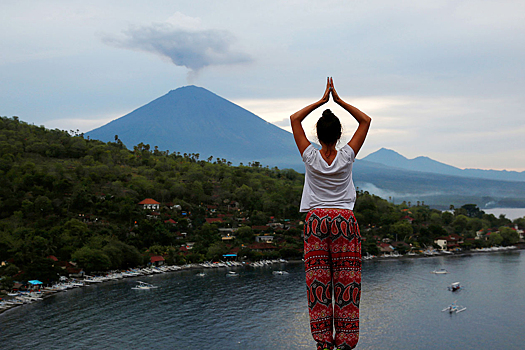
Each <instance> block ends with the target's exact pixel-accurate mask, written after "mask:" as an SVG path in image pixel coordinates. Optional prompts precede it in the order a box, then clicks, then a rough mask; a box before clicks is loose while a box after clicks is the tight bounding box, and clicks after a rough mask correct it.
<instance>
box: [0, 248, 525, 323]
mask: <svg viewBox="0 0 525 350" xmlns="http://www.w3.org/2000/svg"><path fill="white" fill-rule="evenodd" d="M521 250H523V248H517V247H516V248H514V249H505V250H493V251H489V250H485V251H477V250H469V251H464V252H457V253H452V254H434V255H424V254H418V255H402V256H399V257H395V256H385V257H374V258H372V259H365V258H364V257H363V259H362V262H363V263H367V262H378V261H392V260H411V259H426V258H435V257H447V258H463V257H469V256H473V255H483V254H492V253H508V252H514V251H518V252H520V251H521ZM283 263H284V264H299V263H304V261H303V260H299V259H294V260H263V261H261V262H242V263H241V262H233V263H231V262H230V265H228V264H227V263H206V264H187V265H182V266H178V265H171V266H163V269H162V270H161V269H160V267H159V268H153V269H151V272H150V273H149V274H150V275H153V274H155V273H170V272H177V271H192V270H202V269H205V270H206V269H216V268H231V267H244V268H247V267H260V266H265V265H272V264H283ZM140 270H143V269H138V268H137V269H130V270H127V271H140ZM153 270H157V271H156V272H153ZM123 272H124V271H122V272H117V273H121V274H122V273H123ZM114 273H115V272H108V273H107V274H106V276H110V275H112V274H114ZM144 275H146V274H136V275H132V276H126V277H124V276H122V277H120V278H118V279H116V278H107V279H106V280H103V281H100V282H96V283H88V282H84V281H85V280H86V279H84V280H76V281H78V282H82V283H83V285H82V286H80V285H79V286H76V287H71V288H86V287H89V286H91V285H94V284H98V283H104V282H110V281H115V280H120V279H124V278H133V277H140V276H144ZM102 278H103V277H102ZM71 281H75V280H74V279H71ZM68 283H70V282H69V281H68ZM79 284H80V283H79ZM55 286H56V285H55ZM67 290H68V288H64V289H60V290H59V289H52V288H49V287H45V288H41V289H40V290H39V291H38V292H37V291H34V292H32V293H33V294H31V295H32V297H33V298H34V300H32V301H28V302H24V303H17V304H7V305H6V304H5V303H6V302H10V301H12V300H15V299H16V298H17V297H12V298H9V299H6V298H5V297H3V298H2V302H3V304H2V307H0V315H1V314H3V313H4V312H7V311H10V310H13V309H17V308H18V307H19V306H24V305H26V304H31V303H33V302H37V301H40V300H43V299H46V298H49V297H51V296H53V295H55V294H57V293H60V292H65V291H67ZM28 293H29V292H28ZM20 294H24V293H22V292H21V293H20ZM37 298H38V299H37Z"/></svg>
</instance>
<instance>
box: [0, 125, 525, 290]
mask: <svg viewBox="0 0 525 350" xmlns="http://www.w3.org/2000/svg"><path fill="white" fill-rule="evenodd" d="M0 155H1V156H0V181H1V187H0V262H7V264H6V263H4V264H3V267H1V268H0V275H3V276H4V278H3V279H2V284H4V286H5V285H8V284H9V283H12V281H13V280H14V279H17V280H28V279H34V278H38V279H41V280H44V281H48V280H53V279H56V277H57V273H58V274H63V273H65V270H64V269H61V268H60V267H59V264H58V263H57V262H55V261H54V260H52V259H50V258H49V257H50V256H54V257H56V258H57V260H58V261H59V262H68V264H69V262H71V263H72V266H75V265H76V267H77V268H82V269H84V271H86V272H88V273H91V272H93V271H103V270H108V269H124V268H129V267H134V266H138V265H143V264H146V263H148V262H149V259H150V256H151V255H162V256H164V257H165V259H166V260H167V261H168V263H177V264H183V263H188V262H198V261H204V260H216V259H220V258H221V257H222V254H226V253H228V252H231V251H233V250H235V251H236V252H238V255H239V256H241V257H246V258H247V259H257V258H262V257H285V258H290V257H298V258H300V257H301V251H302V241H301V230H302V226H301V224H300V220H301V219H303V218H304V215H303V214H301V213H299V202H300V197H301V191H302V184H303V181H304V175H302V174H300V173H297V172H296V171H294V170H289V169H285V170H280V169H278V168H268V167H264V166H263V165H261V164H260V163H258V162H253V163H249V164H247V165H240V166H232V165H231V163H230V162H228V161H227V160H226V159H217V158H215V159H214V158H213V157H209V158H208V159H204V160H203V159H200V157H199V154H180V153H178V152H174V153H168V152H164V151H159V150H158V149H157V148H156V147H151V146H150V145H147V144H146V145H145V144H139V145H137V146H135V147H134V148H133V150H128V149H126V147H125V146H124V145H123V144H122V142H120V140H119V139H118V136H117V135H115V142H108V143H104V142H101V141H97V140H89V139H86V138H84V136H83V135H82V134H78V132H73V131H71V132H69V133H68V132H66V131H61V130H48V129H45V128H44V127H38V126H34V125H29V124H27V123H25V122H22V121H20V120H18V118H17V117H13V118H7V117H1V118H0ZM146 198H153V199H155V200H156V201H158V202H160V203H161V205H160V208H159V209H158V210H154V211H152V210H144V209H143V207H142V206H140V205H139V202H141V201H142V200H144V199H146ZM355 212H356V216H357V219H358V221H359V224H360V227H361V231H362V235H363V238H364V240H365V241H364V245H363V246H364V250H365V251H368V252H372V253H377V252H378V249H379V248H378V246H377V243H378V242H381V240H382V239H384V238H388V239H390V240H396V241H400V242H404V243H406V244H407V245H410V244H412V245H413V246H414V247H423V246H425V245H432V244H433V240H434V238H436V237H438V236H442V235H445V234H450V233H457V234H460V235H462V236H464V237H465V238H468V237H474V234H475V232H476V231H478V230H480V229H483V228H485V229H487V230H488V229H491V228H499V227H501V226H506V225H510V220H507V219H505V218H504V217H500V218H495V217H494V216H493V215H486V214H483V212H481V211H479V209H478V208H477V207H475V206H464V207H463V208H458V209H456V210H455V211H454V213H449V212H444V213H442V212H440V211H437V210H431V209H430V208H428V207H426V206H413V207H410V208H409V206H408V205H407V204H406V203H403V204H401V205H393V204H391V203H389V202H387V201H385V200H383V199H381V198H379V197H377V196H372V195H369V194H368V193H366V192H365V193H363V192H360V193H359V196H358V201H357V204H356V208H355ZM206 219H208V222H207V221H206ZM210 219H212V220H210ZM213 219H215V220H213ZM269 223H270V224H275V225H273V227H270V226H267V224H269ZM516 223H517V224H519V225H520V226H521V227H523V224H524V221H523V220H522V219H520V220H517V221H516ZM219 228H224V229H228V228H229V229H233V230H235V232H234V233H233V235H234V236H235V239H232V240H228V241H225V240H223V239H221V234H220V233H219ZM500 231H501V230H500ZM264 233H269V234H272V235H274V236H275V238H274V241H273V244H272V245H271V247H272V248H273V249H271V250H268V251H267V252H264V251H263V252H261V251H260V249H257V247H250V245H252V244H253V243H254V240H255V234H264ZM500 236H502V237H500V238H501V239H498V241H497V242H496V241H494V242H492V243H498V244H500V243H513V242H514V243H515V241H516V239H515V237H514V236H512V235H511V233H508V232H507V233H502V234H501V235H500ZM494 237H496V236H492V238H491V239H493V238H494ZM493 240H494V239H493ZM190 242H191V243H194V245H193V246H192V247H193V249H190V250H188V247H189V246H188V243H190ZM489 243H490V242H489ZM480 244H481V243H480ZM399 249H400V250H402V249H404V248H403V247H402V246H400V248H399ZM62 267H64V266H62ZM0 287H1V286H0ZM0 289H2V288H0Z"/></svg>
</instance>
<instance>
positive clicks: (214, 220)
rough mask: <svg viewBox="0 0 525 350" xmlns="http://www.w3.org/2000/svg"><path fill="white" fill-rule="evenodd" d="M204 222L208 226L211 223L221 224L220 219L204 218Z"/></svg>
mask: <svg viewBox="0 0 525 350" xmlns="http://www.w3.org/2000/svg"><path fill="white" fill-rule="evenodd" d="M206 222H207V223H208V224H211V223H212V222H222V219H220V218H206Z"/></svg>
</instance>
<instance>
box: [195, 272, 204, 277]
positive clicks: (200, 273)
mask: <svg viewBox="0 0 525 350" xmlns="http://www.w3.org/2000/svg"><path fill="white" fill-rule="evenodd" d="M197 276H199V277H204V276H206V274H205V273H204V272H199V273H198V274H197Z"/></svg>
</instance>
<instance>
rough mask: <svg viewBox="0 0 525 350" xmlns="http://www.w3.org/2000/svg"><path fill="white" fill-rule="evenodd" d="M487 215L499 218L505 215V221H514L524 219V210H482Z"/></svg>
mask: <svg viewBox="0 0 525 350" xmlns="http://www.w3.org/2000/svg"><path fill="white" fill-rule="evenodd" d="M483 211H484V212H485V213H487V214H494V216H496V217H499V216H500V215H501V214H503V215H505V217H506V218H507V219H510V220H515V219H519V218H523V217H525V208H491V209H483Z"/></svg>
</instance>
